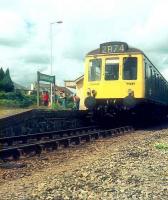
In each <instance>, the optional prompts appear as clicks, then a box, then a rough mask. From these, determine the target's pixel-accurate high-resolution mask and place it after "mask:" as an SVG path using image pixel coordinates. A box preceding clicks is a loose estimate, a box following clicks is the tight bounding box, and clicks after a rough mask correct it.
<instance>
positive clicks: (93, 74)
mask: <svg viewBox="0 0 168 200" xmlns="http://www.w3.org/2000/svg"><path fill="white" fill-rule="evenodd" d="M100 79H101V59H94V60H90V62H89V79H88V80H89V81H98V80H100Z"/></svg>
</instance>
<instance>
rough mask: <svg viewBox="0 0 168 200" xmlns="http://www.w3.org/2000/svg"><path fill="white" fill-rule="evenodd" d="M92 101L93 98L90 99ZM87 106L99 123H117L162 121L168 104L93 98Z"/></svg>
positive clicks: (167, 112)
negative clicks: (90, 105) (90, 104)
mask: <svg viewBox="0 0 168 200" xmlns="http://www.w3.org/2000/svg"><path fill="white" fill-rule="evenodd" d="M92 101H93V99H92ZM93 102H94V106H93V107H92V108H91V107H90V108H89V109H90V110H91V111H92V113H93V118H94V120H97V121H99V123H104V124H106V125H107V124H111V122H112V121H113V124H114V126H116V125H117V124H120V125H121V124H123V125H124V124H126V123H130V124H132V123H136V124H137V123H139V124H141V123H143V124H145V123H149V122H156V121H163V120H165V119H166V117H167V114H168V106H166V105H163V104H159V103H156V102H155V101H151V100H147V99H135V98H134V99H132V98H127V97H126V98H124V99H95V101H93Z"/></svg>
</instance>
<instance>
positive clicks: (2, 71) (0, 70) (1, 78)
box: [0, 67, 5, 91]
mask: <svg viewBox="0 0 168 200" xmlns="http://www.w3.org/2000/svg"><path fill="white" fill-rule="evenodd" d="M4 77H5V73H4V70H3V69H2V67H1V69H0V91H1V90H3V84H2V80H3V79H4Z"/></svg>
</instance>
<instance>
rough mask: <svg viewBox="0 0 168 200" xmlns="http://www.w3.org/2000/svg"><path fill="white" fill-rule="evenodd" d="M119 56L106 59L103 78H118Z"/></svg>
mask: <svg viewBox="0 0 168 200" xmlns="http://www.w3.org/2000/svg"><path fill="white" fill-rule="evenodd" d="M118 78H119V58H113V59H107V60H106V65H105V80H118Z"/></svg>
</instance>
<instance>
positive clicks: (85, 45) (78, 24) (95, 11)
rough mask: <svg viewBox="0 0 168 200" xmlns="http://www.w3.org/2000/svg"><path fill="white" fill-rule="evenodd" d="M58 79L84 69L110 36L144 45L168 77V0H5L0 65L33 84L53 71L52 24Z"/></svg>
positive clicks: (0, 0) (0, 6) (0, 13)
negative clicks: (38, 76) (88, 57)
mask: <svg viewBox="0 0 168 200" xmlns="http://www.w3.org/2000/svg"><path fill="white" fill-rule="evenodd" d="M60 20H61V21H63V23H62V24H54V25H53V26H52V28H53V32H52V36H53V42H52V44H53V73H54V74H55V75H56V83H57V84H63V80H65V79H66V80H67V79H71V80H73V79H75V78H77V77H78V76H80V75H82V74H83V71H84V57H85V54H86V53H87V52H89V51H91V50H93V49H96V48H98V47H99V44H100V43H103V42H108V41H124V42H127V43H128V44H129V45H131V46H134V47H137V48H140V49H142V50H143V51H144V52H145V53H146V55H147V56H148V57H149V58H150V59H151V61H152V62H153V64H155V66H156V67H157V68H158V69H159V70H160V71H161V72H162V74H163V75H164V77H165V78H166V79H167V80H168V1H167V0H141V1H136V0H103V1H99V0H0V67H1V66H2V67H3V68H4V69H6V68H9V69H10V72H11V77H12V79H13V81H15V82H17V83H20V84H23V85H26V86H29V85H30V83H31V82H34V81H35V80H36V72H37V70H39V71H40V72H42V73H47V74H49V73H50V23H51V22H55V21H60Z"/></svg>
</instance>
